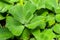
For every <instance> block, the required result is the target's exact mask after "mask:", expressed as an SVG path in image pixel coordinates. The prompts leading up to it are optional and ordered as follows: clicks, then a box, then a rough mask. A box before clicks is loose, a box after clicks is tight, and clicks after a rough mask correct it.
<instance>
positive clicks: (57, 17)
mask: <svg viewBox="0 0 60 40" xmlns="http://www.w3.org/2000/svg"><path fill="white" fill-rule="evenodd" d="M55 19H56V21H57V22H60V14H56V16H55Z"/></svg>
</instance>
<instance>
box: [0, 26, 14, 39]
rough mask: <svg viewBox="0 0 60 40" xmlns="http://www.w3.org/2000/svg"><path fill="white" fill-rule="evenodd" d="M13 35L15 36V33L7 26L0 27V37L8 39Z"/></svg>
mask: <svg viewBox="0 0 60 40" xmlns="http://www.w3.org/2000/svg"><path fill="white" fill-rule="evenodd" d="M11 37H13V35H12V33H11V32H10V31H9V30H8V29H7V28H1V27H0V39H8V38H11Z"/></svg>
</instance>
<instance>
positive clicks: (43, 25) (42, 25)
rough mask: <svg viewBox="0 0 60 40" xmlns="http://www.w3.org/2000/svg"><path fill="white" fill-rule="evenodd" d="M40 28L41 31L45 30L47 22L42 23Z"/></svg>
mask: <svg viewBox="0 0 60 40" xmlns="http://www.w3.org/2000/svg"><path fill="white" fill-rule="evenodd" d="M39 27H40V29H45V27H46V22H45V21H40V23H39Z"/></svg>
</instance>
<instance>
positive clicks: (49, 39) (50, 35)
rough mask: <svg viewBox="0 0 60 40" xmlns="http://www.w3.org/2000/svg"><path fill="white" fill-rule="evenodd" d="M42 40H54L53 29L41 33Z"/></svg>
mask: <svg viewBox="0 0 60 40" xmlns="http://www.w3.org/2000/svg"><path fill="white" fill-rule="evenodd" d="M40 38H41V40H53V39H54V38H55V34H54V33H53V31H52V30H51V29H47V30H44V31H43V32H42V33H41V35H40ZM46 38H47V39H46Z"/></svg>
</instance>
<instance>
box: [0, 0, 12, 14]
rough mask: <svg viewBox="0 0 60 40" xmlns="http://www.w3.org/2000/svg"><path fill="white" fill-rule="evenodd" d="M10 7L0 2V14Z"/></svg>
mask: <svg viewBox="0 0 60 40" xmlns="http://www.w3.org/2000/svg"><path fill="white" fill-rule="evenodd" d="M2 4H3V5H2ZM10 6H11V5H8V4H6V3H4V2H1V1H0V12H2V13H4V12H6V11H7V10H8V9H9V8H10Z"/></svg>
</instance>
